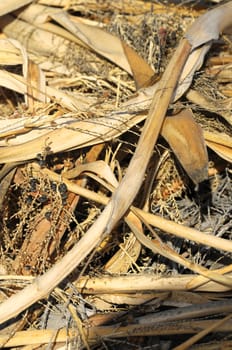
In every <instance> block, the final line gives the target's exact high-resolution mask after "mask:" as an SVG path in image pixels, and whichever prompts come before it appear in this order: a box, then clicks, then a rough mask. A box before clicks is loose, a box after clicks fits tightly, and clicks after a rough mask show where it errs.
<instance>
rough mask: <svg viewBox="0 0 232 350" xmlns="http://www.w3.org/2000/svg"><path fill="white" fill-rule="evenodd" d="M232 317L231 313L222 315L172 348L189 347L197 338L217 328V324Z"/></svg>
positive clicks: (182, 348) (184, 348)
mask: <svg viewBox="0 0 232 350" xmlns="http://www.w3.org/2000/svg"><path fill="white" fill-rule="evenodd" d="M231 317H232V314H230V315H228V316H226V317H224V318H223V319H222V320H219V321H216V322H213V324H211V325H210V326H209V327H207V328H206V329H203V330H202V331H201V332H199V333H197V334H196V335H194V336H193V337H191V338H190V339H188V340H187V341H185V342H184V343H182V344H181V345H179V346H177V347H175V348H174V349H173V350H187V349H189V347H190V346H191V345H193V344H195V343H196V342H197V341H198V340H200V339H202V338H203V337H204V336H205V335H207V334H208V333H210V332H212V331H213V330H214V329H216V328H218V327H219V326H221V325H223V324H224V323H225V322H226V321H228V320H229V319H230V318H231Z"/></svg>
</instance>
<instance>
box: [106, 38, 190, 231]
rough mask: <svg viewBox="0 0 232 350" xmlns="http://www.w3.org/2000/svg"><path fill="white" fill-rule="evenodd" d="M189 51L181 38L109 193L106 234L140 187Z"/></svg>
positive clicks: (185, 41)
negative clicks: (134, 145) (121, 173)
mask: <svg viewBox="0 0 232 350" xmlns="http://www.w3.org/2000/svg"><path fill="white" fill-rule="evenodd" d="M190 51H191V45H190V44H189V42H188V41H187V40H186V39H183V40H182V41H181V43H180V44H179V46H178V48H177V50H176V52H175V53H174V55H173V57H172V59H171V61H170V63H169V65H168V66H167V68H166V70H165V72H164V74H163V76H162V78H161V80H160V82H159V84H158V88H157V90H156V92H155V95H154V97H153V100H152V103H151V107H150V110H149V113H148V117H147V120H146V122H145V125H144V128H143V131H142V134H141V136H140V139H139V142H138V146H137V148H136V151H135V153H134V156H133V158H132V160H131V162H130V164H129V167H128V169H127V172H126V175H125V176H124V178H123V179H122V181H121V183H120V185H119V187H118V188H117V190H116V191H115V192H114V194H113V196H112V200H111V206H112V212H111V217H110V220H109V221H108V223H107V227H106V230H105V233H106V234H109V233H110V232H111V230H112V229H113V227H114V226H115V224H116V223H117V222H118V220H120V219H121V217H122V216H123V215H124V214H125V212H126V211H127V209H128V208H129V206H130V205H131V203H132V201H133V200H134V198H135V196H136V194H137V192H138V190H139V188H140V186H141V183H142V181H143V177H144V174H145V171H146V168H147V164H148V162H149V159H150V157H151V154H152V152H153V149H154V146H155V144H156V141H157V138H158V136H159V133H160V130H161V127H162V124H163V121H164V118H165V115H166V112H167V109H168V106H169V103H170V101H171V98H172V95H173V92H174V90H175V87H176V85H177V82H178V78H179V76H180V74H181V71H182V69H183V66H184V64H185V62H186V60H187V58H188V55H189V53H190ZM125 193H126V196H125Z"/></svg>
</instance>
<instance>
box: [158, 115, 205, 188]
mask: <svg viewBox="0 0 232 350" xmlns="http://www.w3.org/2000/svg"><path fill="white" fill-rule="evenodd" d="M161 134H162V136H163V137H164V138H165V139H166V141H167V142H168V143H169V145H170V146H171V148H172V150H173V152H174V153H175V155H176V156H177V158H178V160H179V161H180V163H181V164H182V166H183V168H184V169H185V171H186V172H187V174H188V175H189V177H190V178H191V179H192V180H193V182H194V183H196V184H198V183H199V182H201V181H203V180H205V179H207V178H208V156H207V149H206V145H205V141H204V137H203V132H202V130H201V127H200V126H199V125H198V124H197V123H196V122H195V120H194V119H193V117H192V112H191V111H190V110H187V109H185V110H182V111H181V112H180V113H178V114H175V115H173V116H170V117H166V118H165V121H164V124H163V128H162V131H161Z"/></svg>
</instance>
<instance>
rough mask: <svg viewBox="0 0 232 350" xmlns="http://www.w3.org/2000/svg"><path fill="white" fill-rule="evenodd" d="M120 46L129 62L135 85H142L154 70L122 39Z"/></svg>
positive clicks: (139, 86) (138, 86)
mask: <svg viewBox="0 0 232 350" xmlns="http://www.w3.org/2000/svg"><path fill="white" fill-rule="evenodd" d="M122 46H123V49H124V52H125V54H126V57H127V60H128V62H129V64H130V67H131V71H132V73H133V77H134V80H135V83H136V87H137V89H139V88H141V87H142V86H144V85H145V84H146V83H147V81H148V80H149V79H150V78H151V77H152V76H153V74H154V71H153V69H152V68H151V67H150V66H149V64H147V63H146V61H144V59H143V58H142V57H140V56H139V55H138V54H137V53H136V52H135V51H134V50H133V49H132V48H131V47H129V46H128V45H127V44H126V43H124V42H123V41H122Z"/></svg>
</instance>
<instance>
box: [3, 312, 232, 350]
mask: <svg viewBox="0 0 232 350" xmlns="http://www.w3.org/2000/svg"><path fill="white" fill-rule="evenodd" d="M154 320H155V315H153V320H152V321H150V320H149V324H129V325H126V326H121V325H119V324H117V325H113V326H95V327H88V329H85V328H83V331H84V332H85V333H86V337H87V339H88V342H89V344H93V343H96V342H99V338H104V337H108V338H109V337H112V338H120V337H128V336H151V335H154V336H155V335H165V336H167V335H168V334H170V335H172V334H173V335H177V334H194V333H196V332H198V331H200V330H205V329H206V328H209V327H210V326H211V325H212V322H216V321H217V320H185V321H184V323H183V321H180V322H178V321H176V322H167V321H163V322H160V323H159V322H155V321H154ZM231 327H232V322H231V321H227V322H226V323H225V324H223V325H220V326H219V327H218V329H217V330H216V331H217V332H227V333H229V332H231ZM213 331H214V330H213ZM55 332H57V334H56V338H55V342H56V344H58V343H62V342H67V341H71V340H72V338H75V335H76V329H69V330H68V334H67V329H66V328H65V329H64V328H62V329H59V330H58V331H56V330H54V329H52V330H51V329H48V330H27V331H19V332H16V334H15V335H14V336H13V337H12V338H11V339H10V340H9V341H8V342H7V343H6V344H5V345H4V347H5V348H10V347H17V346H23V345H29V344H30V345H32V344H34V345H35V344H48V343H50V342H51V339H53V338H54V335H55ZM6 340H7V336H6V335H0V344H1V343H3V342H6ZM53 344H54V343H53ZM66 348H67V347H65V349H66ZM26 349H27V348H26ZM31 349H34V347H32V348H30V350H31ZM46 349H47V347H46ZM204 349H205V348H204ZM217 349H218V347H217ZM228 349H229V348H228Z"/></svg>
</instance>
